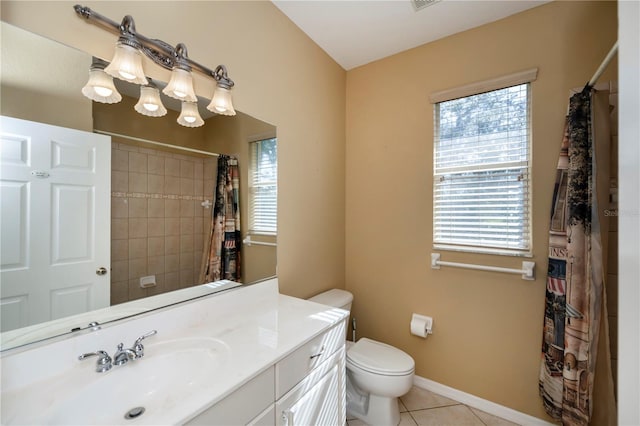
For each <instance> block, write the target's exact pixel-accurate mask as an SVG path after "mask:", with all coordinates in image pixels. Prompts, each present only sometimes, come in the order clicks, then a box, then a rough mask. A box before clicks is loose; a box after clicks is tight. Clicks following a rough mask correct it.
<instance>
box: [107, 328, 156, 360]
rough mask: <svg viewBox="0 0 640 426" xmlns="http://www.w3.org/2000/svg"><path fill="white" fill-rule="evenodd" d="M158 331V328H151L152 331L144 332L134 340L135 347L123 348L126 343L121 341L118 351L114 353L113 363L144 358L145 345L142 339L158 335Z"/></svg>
mask: <svg viewBox="0 0 640 426" xmlns="http://www.w3.org/2000/svg"><path fill="white" fill-rule="evenodd" d="M157 333H158V330H151V331H150V332H148V333H145V334H143V335H142V336H140V337H138V338H137V339H136V341H135V342H133V347H131V348H130V349H123V347H124V344H122V343H120V344H119V345H118V349H117V350H116V353H115V354H114V355H113V363H114V364H115V365H123V364H126V363H127V362H129V361H131V360H134V359H140V358H142V357H143V356H144V345H143V344H142V341H143V340H144V339H146V338H147V337H151V336H154V335H156V334H157Z"/></svg>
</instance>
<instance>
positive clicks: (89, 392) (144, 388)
mask: <svg viewBox="0 0 640 426" xmlns="http://www.w3.org/2000/svg"><path fill="white" fill-rule="evenodd" d="M145 343H146V344H145V356H144V357H143V358H141V359H138V360H134V361H129V362H128V363H127V364H125V365H121V366H115V365H114V366H113V368H112V369H111V370H109V371H108V372H105V373H96V372H91V373H89V374H94V375H95V376H94V377H92V378H91V380H87V381H86V384H85V385H84V386H79V387H74V388H71V389H70V388H67V387H65V388H66V389H65V391H64V393H65V396H63V397H62V398H55V401H54V402H53V403H52V404H50V405H49V406H48V408H47V409H45V410H44V411H42V412H40V413H38V414H37V418H32V417H31V414H35V413H33V411H36V410H34V407H25V409H26V410H31V412H29V411H28V412H27V413H25V414H26V415H27V416H28V417H29V419H26V418H25V419H15V420H16V423H23V424H24V423H30V422H36V423H39V422H43V423H46V424H65V425H72V424H83V425H104V424H109V425H115V424H132V425H133V424H139V423H151V424H163V423H167V419H166V418H163V413H165V414H166V412H167V410H170V409H172V408H174V407H176V406H177V405H179V404H181V403H183V401H184V400H185V399H188V398H189V397H190V396H192V395H194V394H196V393H197V392H199V391H201V390H202V389H203V388H204V387H206V386H207V384H208V383H209V382H210V381H211V380H212V378H215V372H216V371H217V370H219V369H220V368H224V366H225V364H226V363H227V361H228V359H229V353H230V351H229V348H228V346H227V345H226V344H225V343H224V342H222V341H220V340H217V339H213V338H185V339H177V340H171V341H165V342H158V343H155V342H151V341H149V342H145ZM82 362H95V361H92V359H87V360H84V361H82ZM82 373H84V374H87V371H86V370H83V371H82ZM136 407H143V408H144V409H145V411H144V413H143V414H141V415H139V416H138V417H136V418H135V419H131V420H127V419H126V418H125V414H127V412H129V411H130V410H131V409H134V408H136Z"/></svg>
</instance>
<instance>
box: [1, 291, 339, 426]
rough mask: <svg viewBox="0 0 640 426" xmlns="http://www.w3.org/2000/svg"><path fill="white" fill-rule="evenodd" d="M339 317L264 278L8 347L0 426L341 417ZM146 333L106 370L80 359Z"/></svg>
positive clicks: (268, 422) (255, 422)
mask: <svg viewBox="0 0 640 426" xmlns="http://www.w3.org/2000/svg"><path fill="white" fill-rule="evenodd" d="M347 315H348V314H347V312H346V311H344V310H342V309H336V308H331V307H328V306H324V305H320V304H317V303H313V302H309V301H305V300H301V299H296V298H293V297H289V296H284V295H281V294H279V293H278V282H277V279H271V280H267V281H264V282H261V283H258V284H254V285H251V286H247V287H245V286H241V287H237V288H234V289H231V290H229V291H227V292H224V293H218V294H214V295H211V296H206V297H203V298H200V299H197V300H193V301H190V302H185V303H182V304H180V305H176V306H173V307H169V308H165V309H163V310H160V311H157V312H152V313H148V314H142V315H140V316H137V317H135V318H132V319H129V320H123V321H121V322H116V323H114V324H113V325H110V326H108V327H103V328H102V329H100V330H96V331H89V330H87V331H84V332H82V334H81V335H77V334H75V335H72V336H69V337H66V338H61V339H60V340H57V341H53V342H50V343H43V344H39V345H31V346H27V347H24V348H18V349H14V350H11V351H8V352H6V353H3V354H2V358H1V362H2V417H1V423H2V424H85V425H89V424H91V425H93V424H131V425H134V424H135V425H143V424H194V425H198V424H203V425H204V424H206V425H216V424H217V425H241V424H252V425H274V424H278V425H291V424H315V425H322V424H326V425H334V424H344V422H345V416H346V412H345V392H346V391H345V348H344V336H345V326H346V319H347ZM152 330H157V334H155V335H152V336H149V337H147V338H145V339H144V340H143V341H142V342H143V343H144V356H143V357H141V358H139V359H131V360H129V361H128V362H127V363H125V364H123V365H115V364H114V365H113V366H112V367H111V368H110V369H109V370H108V371H105V372H97V371H96V369H99V367H100V365H99V364H97V363H96V360H97V359H98V358H99V357H97V356H90V357H87V358H86V359H84V360H82V361H80V360H78V356H79V355H81V354H86V353H92V352H96V351H99V350H102V351H105V352H107V353H108V354H109V355H112V354H113V353H114V352H115V349H116V347H117V346H118V344H119V343H121V342H122V343H123V344H124V348H129V346H131V347H132V348H133V347H134V346H135V345H132V344H133V342H134V341H136V339H137V338H138V337H141V336H143V335H145V334H146V333H148V332H150V331H152ZM114 355H115V354H114ZM113 359H115V357H114V358H113Z"/></svg>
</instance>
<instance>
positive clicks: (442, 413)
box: [411, 404, 484, 426]
mask: <svg viewBox="0 0 640 426" xmlns="http://www.w3.org/2000/svg"><path fill="white" fill-rule="evenodd" d="M411 416H412V417H413V419H414V420H415V421H416V423H417V424H418V426H484V424H483V423H482V421H481V420H480V419H479V418H478V417H477V416H476V415H475V414H473V412H472V411H471V410H470V409H469V407H467V406H466V405H462V404H460V405H452V406H448V407H439V408H431V409H428V410H418V411H412V412H411Z"/></svg>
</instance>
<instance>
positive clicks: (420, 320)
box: [411, 314, 433, 338]
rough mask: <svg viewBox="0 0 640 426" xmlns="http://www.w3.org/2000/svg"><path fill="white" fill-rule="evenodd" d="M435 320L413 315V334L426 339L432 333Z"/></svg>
mask: <svg viewBox="0 0 640 426" xmlns="http://www.w3.org/2000/svg"><path fill="white" fill-rule="evenodd" d="M432 325H433V319H432V318H431V317H425V316H423V315H418V314H413V315H412V316H411V334H413V335H414V336H419V337H423V338H426V337H427V335H428V334H430V333H431V327H432Z"/></svg>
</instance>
